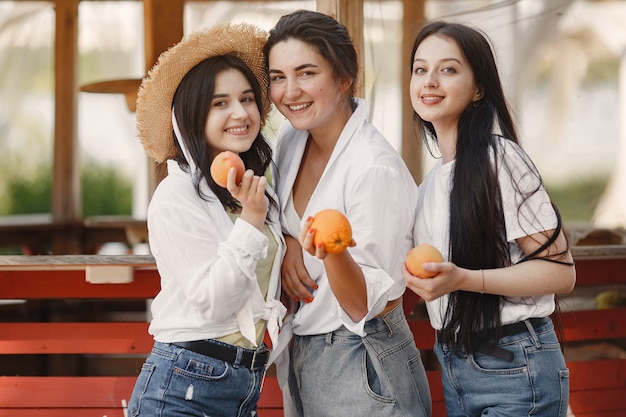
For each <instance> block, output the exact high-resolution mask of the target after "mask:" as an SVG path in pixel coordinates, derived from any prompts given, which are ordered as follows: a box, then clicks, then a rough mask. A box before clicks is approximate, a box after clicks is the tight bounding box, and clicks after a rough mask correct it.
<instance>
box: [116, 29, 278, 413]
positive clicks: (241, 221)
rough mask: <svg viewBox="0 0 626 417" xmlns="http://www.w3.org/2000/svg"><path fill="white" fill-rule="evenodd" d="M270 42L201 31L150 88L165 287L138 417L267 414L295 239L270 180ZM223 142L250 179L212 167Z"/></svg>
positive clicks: (142, 96)
mask: <svg viewBox="0 0 626 417" xmlns="http://www.w3.org/2000/svg"><path fill="white" fill-rule="evenodd" d="M265 39H266V33H265V32H264V31H262V30H260V29H258V28H256V27H255V26H252V25H247V24H241V25H224V26H216V27H214V28H212V29H208V30H205V31H201V32H196V33H193V34H191V35H190V36H188V37H186V38H184V39H183V40H182V41H181V42H180V43H179V44H177V45H175V46H174V47H172V48H171V49H170V50H168V51H167V52H165V53H163V54H162V55H161V57H160V58H159V61H158V63H157V64H156V66H155V67H154V68H153V69H152V70H151V71H150V73H149V74H148V77H146V78H145V79H144V80H143V82H142V85H141V88H140V90H139V93H138V102H137V125H138V130H139V137H140V139H141V141H142V143H143V145H144V148H145V150H146V152H147V153H148V155H149V156H151V157H153V158H154V159H155V160H156V161H157V162H163V161H166V163H167V170H168V175H167V177H165V178H164V179H163V180H162V181H161V182H160V183H159V185H158V187H157V189H156V190H155V192H154V195H153V196H152V199H151V201H150V205H149V208H148V232H149V243H150V249H151V251H152V254H153V255H154V258H155V260H156V264H157V268H158V271H159V275H160V277H161V291H160V292H159V293H158V295H157V296H156V298H155V299H154V302H153V303H152V306H151V309H152V321H151V323H150V327H149V330H148V331H149V333H150V334H152V335H153V336H154V340H155V342H154V348H153V350H152V352H151V354H150V355H149V357H148V358H147V360H146V362H145V363H144V365H143V366H142V369H141V372H140V374H139V377H138V379H137V382H136V384H135V388H134V390H133V393H132V396H131V399H130V402H129V405H128V412H129V415H133V416H139V415H141V416H150V417H155V416H168V417H171V416H182V415H185V416H189V415H198V416H201V415H210V416H212V417H216V416H223V417H233V416H252V415H255V414H256V408H257V402H258V399H259V396H260V389H261V385H262V383H263V377H264V374H265V370H266V367H267V364H268V360H269V356H270V352H269V350H268V349H267V348H266V347H265V345H264V343H263V340H264V336H265V334H266V332H267V333H269V337H270V338H271V339H272V341H273V342H276V340H277V336H278V330H279V324H280V321H281V318H282V317H283V315H284V313H285V312H286V309H285V307H284V306H283V305H282V304H281V303H280V301H278V298H279V296H280V280H279V275H280V265H281V261H282V257H283V253H284V239H283V236H282V232H281V230H280V223H279V220H278V218H279V216H278V215H279V210H278V203H277V198H276V196H275V194H274V193H273V191H272V188H271V186H270V184H269V182H268V179H267V178H266V175H267V174H268V173H269V172H270V168H271V167H272V150H271V147H270V146H269V144H268V143H267V142H266V140H265V138H264V137H263V135H262V134H261V126H262V124H263V121H264V119H265V117H266V115H267V113H268V110H269V108H270V102H269V98H268V96H267V83H268V79H267V73H266V71H265V68H264V64H263V55H262V47H263V44H264V43H265ZM222 151H231V152H235V153H237V154H239V156H240V157H241V159H242V160H243V162H244V163H245V166H246V168H247V171H246V172H245V174H244V175H243V178H242V179H241V180H240V182H239V183H237V181H238V179H236V173H235V172H234V171H235V169H233V168H231V169H230V172H229V174H228V180H227V184H226V187H225V188H224V187H221V186H219V185H218V184H217V183H216V182H215V181H214V180H213V179H212V178H211V175H210V166H211V162H212V161H213V159H214V158H215V157H216V156H217V155H218V154H219V153H220V152H222ZM268 177H271V176H269V175H268Z"/></svg>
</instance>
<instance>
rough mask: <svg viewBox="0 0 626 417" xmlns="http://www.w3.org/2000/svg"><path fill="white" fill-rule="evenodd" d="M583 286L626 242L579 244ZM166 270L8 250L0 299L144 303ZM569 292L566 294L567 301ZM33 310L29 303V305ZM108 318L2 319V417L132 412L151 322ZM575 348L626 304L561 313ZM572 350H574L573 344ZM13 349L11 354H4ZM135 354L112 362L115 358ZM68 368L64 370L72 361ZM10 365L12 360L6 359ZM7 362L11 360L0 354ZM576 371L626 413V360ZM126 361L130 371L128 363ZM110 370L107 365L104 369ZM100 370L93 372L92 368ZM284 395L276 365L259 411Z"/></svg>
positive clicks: (621, 334) (580, 415) (608, 276)
mask: <svg viewBox="0 0 626 417" xmlns="http://www.w3.org/2000/svg"><path fill="white" fill-rule="evenodd" d="M574 256H575V259H576V264H577V273H578V281H577V288H587V287H588V288H591V287H593V286H598V285H609V286H617V285H626V247H625V246H613V247H610V246H603V247H579V248H574ZM94 265H95V266H103V267H104V266H125V267H128V268H131V269H132V274H131V275H132V282H127V283H104V284H92V283H89V282H87V281H86V272H85V271H86V268H87V266H89V267H91V266H94ZM158 289H159V277H158V273H157V271H156V269H155V267H154V263H153V260H152V258H151V257H149V256H102V255H100V256H83V255H70V256H32V257H26V256H0V300H30V302H42V303H46V302H51V301H55V300H56V301H63V302H66V303H69V304H72V303H78V302H85V301H87V302H88V301H94V300H109V301H113V300H117V301H119V302H122V303H123V302H129V301H135V302H136V301H139V302H145V300H149V299H151V298H152V297H154V295H155V294H156V293H157V292H158ZM569 297H570V296H569V295H566V296H563V297H562V299H563V300H564V302H565V303H568V302H570V301H571V300H570V299H569ZM418 302H419V299H418V297H417V296H415V295H414V294H413V293H411V292H407V293H406V294H405V297H404V308H405V311H406V313H407V316H408V317H409V318H410V325H411V328H412V330H413V333H414V334H415V340H416V343H417V345H418V347H419V348H420V349H421V350H422V351H423V353H424V358H425V362H426V365H427V370H428V378H429V382H430V386H431V391H432V397H433V416H436V417H444V416H445V406H444V403H443V392H442V387H441V382H440V379H439V378H440V375H439V371H438V365H437V364H436V360H435V359H434V357H433V355H432V351H431V349H432V345H433V343H434V332H433V330H432V328H431V327H430V324H429V323H428V321H427V320H426V319H425V318H423V317H421V316H420V317H418V318H415V319H414V318H413V317H414V315H413V314H412V312H413V311H414V307H415V306H416V305H417V303H418ZM24 308H25V307H24ZM104 317H105V319H104V320H103V321H94V320H92V319H91V318H90V319H89V320H83V317H72V316H71V315H70V318H72V320H67V317H66V318H65V320H56V318H55V317H48V318H47V319H46V320H39V321H34V320H30V321H26V320H5V319H4V318H0V320H2V322H0V359H2V358H3V357H4V358H12V357H13V356H11V355H14V356H15V357H16V358H18V359H16V360H20V361H23V362H20V363H18V364H16V365H15V367H16V369H18V371H16V372H14V374H11V373H8V372H7V370H6V369H0V375H5V376H0V417H5V416H6V417H8V416H11V417H21V416H33V415H42V416H44V415H45V416H48V417H57V416H59V417H60V416H63V417H73V416H76V417H78V416H81V417H82V416H85V417H87V416H89V417H91V416H93V417H102V416H108V417H111V416H119V417H122V416H124V411H125V410H124V408H123V405H124V402H125V401H127V400H128V398H129V396H130V393H131V391H132V387H133V385H134V381H135V378H136V375H137V373H138V372H139V368H140V367H141V363H142V362H143V359H144V358H145V356H146V354H147V353H148V352H149V351H150V348H151V346H152V338H151V337H150V335H148V333H147V326H148V324H147V323H146V321H145V320H136V319H134V318H136V316H132V315H131V316H130V319H128V317H123V318H122V319H119V317H117V316H115V314H112V315H110V316H107V315H104ZM562 319H563V327H564V334H565V340H566V343H565V344H566V348H567V345H568V344H570V343H581V342H584V341H588V342H596V341H607V340H609V341H611V340H620V339H624V338H626V307H617V308H612V309H607V310H595V309H591V310H574V311H566V312H564V313H563V315H562ZM566 352H567V350H566ZM5 355H6V356H5ZM49 357H54V358H55V359H56V361H55V362H54V364H55V366H53V367H52V368H53V371H54V372H39V373H37V374H32V375H31V374H28V375H26V374H25V373H24V372H21V369H22V368H20V367H21V366H24V365H23V364H25V363H26V362H24V361H28V360H33V361H35V360H37V359H36V358H49ZM75 357H88V358H90V360H91V361H95V362H98V361H101V362H102V363H104V364H105V365H102V366H100V367H99V368H98V372H96V374H91V373H90V372H89V371H88V370H84V369H81V367H80V366H76V360H75V359H73V358H75ZM112 357H113V358H122V359H124V360H130V366H129V365H128V362H125V364H126V365H123V366H121V367H120V366H119V365H110V369H109V368H107V366H108V365H106V364H108V363H109V362H107V361H109V360H110V358H112ZM66 361H67V363H69V365H68V366H67V368H68V369H67V372H66V373H67V374H64V373H63V370H64V369H63V368H64V364H65V363H66ZM3 364H4V365H3ZM0 366H5V367H7V365H6V361H5V362H4V363H3V362H2V361H0ZM568 366H569V368H570V370H571V402H570V403H571V407H572V410H573V412H574V414H575V415H576V417H617V416H624V415H626V400H624V398H626V360H624V359H590V360H583V361H571V362H568ZM122 368H123V369H122ZM103 369H104V370H105V371H106V372H103V371H102V370H103ZM92 373H93V372H92ZM282 415H283V414H282V398H281V392H280V389H279V388H278V384H277V381H276V378H275V377H274V376H273V369H272V368H270V370H269V371H268V377H267V378H266V382H265V385H264V388H263V392H262V394H261V400H260V403H259V416H260V417H282Z"/></svg>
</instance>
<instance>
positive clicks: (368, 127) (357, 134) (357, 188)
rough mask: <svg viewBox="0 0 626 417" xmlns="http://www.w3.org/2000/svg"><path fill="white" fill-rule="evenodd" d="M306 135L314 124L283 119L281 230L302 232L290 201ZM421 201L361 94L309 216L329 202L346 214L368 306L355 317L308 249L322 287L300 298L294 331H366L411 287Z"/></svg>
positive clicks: (313, 198)
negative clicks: (407, 268)
mask: <svg viewBox="0 0 626 417" xmlns="http://www.w3.org/2000/svg"><path fill="white" fill-rule="evenodd" d="M308 136H309V132H308V131H299V130H296V129H294V128H293V127H292V126H291V124H290V123H289V122H288V121H285V122H284V123H283V124H282V126H281V130H280V132H279V135H278V145H277V149H276V163H277V166H278V171H279V176H278V178H277V179H276V191H277V193H278V198H279V200H280V202H281V207H282V210H283V213H282V216H281V223H282V225H283V230H284V231H285V232H286V233H287V234H289V235H291V236H294V237H295V238H298V237H299V235H300V229H301V219H299V218H298V217H297V214H295V211H294V210H293V207H292V206H290V205H288V204H287V203H288V202H289V201H290V199H291V192H292V188H293V184H294V181H295V178H296V175H297V173H298V169H299V167H300V162H301V160H302V155H303V153H304V149H305V146H306V143H307V138H308ZM416 202H417V186H416V184H415V181H414V180H413V177H412V176H411V174H410V172H409V170H408V169H407V167H406V165H405V163H404V161H403V160H402V158H401V157H400V155H399V154H398V153H397V152H396V150H395V149H394V148H393V147H392V146H391V144H390V143H389V142H388V141H387V140H386V139H385V138H384V137H383V135H382V134H381V133H380V132H379V131H378V130H376V128H375V127H374V126H373V125H372V124H370V123H369V122H368V121H367V108H366V105H365V103H364V101H363V100H359V101H358V107H357V109H356V110H355V111H354V113H353V114H352V116H351V118H350V119H349V120H348V123H347V124H346V126H345V127H344V129H343V132H342V133H341V135H340V137H339V139H338V141H337V144H336V145H335V149H334V150H333V153H332V155H331V157H330V160H329V161H328V164H327V165H326V168H325V170H324V172H323V174H322V176H321V178H320V181H319V183H318V185H317V187H316V189H315V191H314V192H313V195H312V196H311V200H310V201H309V204H308V206H307V208H306V210H305V212H304V216H303V218H307V217H308V216H314V215H315V214H316V213H317V212H318V211H320V210H322V209H327V208H334V209H338V210H340V211H341V212H343V213H345V214H346V216H347V217H348V220H349V221H350V223H351V225H352V231H353V238H354V240H355V241H356V247H353V248H348V249H347V250H349V251H350V254H351V255H352V257H353V258H354V260H355V261H356V262H357V263H358V264H359V265H360V266H361V268H362V270H363V274H364V275H365V281H366V286H367V305H368V313H367V315H366V316H365V317H364V318H363V319H362V320H361V321H360V322H358V323H356V322H353V321H352V320H351V319H350V317H349V316H348V315H347V314H346V313H345V311H344V310H343V309H342V308H341V306H340V305H339V303H338V302H337V299H336V298H335V296H334V295H333V292H332V290H331V289H330V285H329V283H328V280H327V276H326V271H325V269H324V264H323V262H322V261H321V260H320V259H317V258H315V257H313V256H311V255H309V254H308V253H306V252H303V255H304V262H305V265H306V268H307V270H308V272H309V275H310V276H311V278H312V279H313V280H315V281H316V283H317V285H318V287H319V288H318V289H317V290H315V291H314V292H313V297H314V301H313V302H312V303H308V304H306V303H301V306H300V309H299V310H298V312H297V313H296V314H295V316H294V317H293V322H292V323H293V332H294V333H295V334H298V335H312V334H322V333H327V332H331V331H334V330H336V329H338V328H339V327H341V325H345V326H346V328H348V329H349V330H350V331H352V332H354V333H356V334H359V335H361V336H363V335H365V333H364V331H363V326H364V324H365V322H366V321H368V320H370V319H372V318H373V317H375V316H376V315H378V313H380V312H381V311H382V310H383V308H385V306H386V304H387V302H388V301H390V300H394V299H396V298H399V297H401V296H402V294H403V293H404V290H405V282H404V277H403V275H402V265H403V262H404V258H405V256H406V254H407V253H408V251H409V250H410V249H411V247H412V244H413V238H412V234H413V223H414V221H415V208H416ZM290 207H291V208H290ZM294 216H295V219H296V220H295V221H294ZM288 219H291V221H288Z"/></svg>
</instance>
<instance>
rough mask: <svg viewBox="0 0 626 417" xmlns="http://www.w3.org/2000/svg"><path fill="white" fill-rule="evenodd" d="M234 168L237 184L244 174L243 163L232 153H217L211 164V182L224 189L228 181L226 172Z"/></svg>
mask: <svg viewBox="0 0 626 417" xmlns="http://www.w3.org/2000/svg"><path fill="white" fill-rule="evenodd" d="M233 167H234V168H235V170H236V172H237V176H236V178H237V184H239V183H240V182H241V179H242V178H243V174H244V172H246V167H245V165H244V164H243V161H242V160H241V158H240V157H239V155H237V154H236V153H234V152H231V151H224V152H221V153H219V154H218V155H217V156H216V157H215V158H214V159H213V162H211V169H210V171H211V177H213V181H215V183H216V184H217V185H219V186H220V187H223V188H226V182H227V180H228V171H229V170H230V169H231V168H233Z"/></svg>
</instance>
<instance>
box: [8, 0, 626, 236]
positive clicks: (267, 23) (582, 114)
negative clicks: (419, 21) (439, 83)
mask: <svg viewBox="0 0 626 417" xmlns="http://www.w3.org/2000/svg"><path fill="white" fill-rule="evenodd" d="M315 6H316V4H315V1H276V2H240V1H237V2H229V1H212V2H193V1H189V2H187V4H186V6H185V16H184V29H185V33H189V32H191V31H193V30H194V29H199V28H203V27H207V26H212V25H214V24H217V23H223V22H235V23H236V22H244V21H245V22H252V23H255V24H257V25H259V26H261V27H262V28H264V29H268V30H269V29H270V28H271V27H272V26H273V25H274V24H275V22H276V21H277V20H278V18H279V17H280V16H281V15H283V14H285V13H288V12H290V11H292V10H296V9H299V8H305V9H315ZM426 16H427V18H429V19H440V18H441V19H447V20H455V21H461V22H465V23H470V24H472V25H475V26H477V27H479V28H481V29H483V30H484V31H485V32H486V33H487V34H488V35H489V36H490V38H491V39H492V41H493V43H494V46H495V49H496V52H497V55H498V60H499V64H500V67H501V71H502V72H501V74H502V77H503V81H504V83H505V88H506V90H507V93H508V94H509V97H510V99H511V102H512V104H513V106H514V109H515V112H516V115H517V117H518V119H519V122H520V128H521V129H520V130H521V134H522V140H523V145H524V146H525V147H526V149H527V151H528V152H529V154H530V155H531V157H532V158H533V159H534V161H535V162H536V164H537V166H538V168H539V170H540V172H541V173H542V174H543V176H544V180H545V182H546V184H548V186H549V189H550V191H551V193H552V194H553V197H554V198H555V201H556V202H557V204H559V205H560V208H561V211H562V212H563V213H564V217H565V220H566V221H568V222H570V223H585V224H587V223H588V224H593V225H595V226H599V227H613V228H620V227H622V228H623V227H624V226H626V171H625V170H626V155H625V154H626V128H625V127H624V125H625V124H626V117H624V116H625V114H626V104H625V102H626V98H625V97H626V75H625V73H626V65H625V62H626V2H624V1H581V0H579V1H573V0H551V1H547V0H546V1H540V0H518V1H495V0H492V1H478V0H462V1H452V0H448V1H443V0H439V1H436V0H430V1H426ZM79 19H80V21H79V23H80V25H79V55H80V57H79V83H80V85H85V84H89V83H94V82H99V81H104V80H112V79H123V78H141V77H143V76H144V66H145V64H144V53H143V45H144V39H143V10H142V3H141V2H139V1H84V2H81V3H80V8H79ZM401 19H402V2H400V1H388V0H384V1H365V22H364V26H365V31H364V32H365V48H364V52H365V68H364V71H365V89H364V92H365V96H366V99H367V100H368V101H369V103H370V108H371V115H372V121H373V123H374V124H375V125H376V126H377V127H378V128H379V129H380V130H381V131H382V132H383V133H384V135H385V136H386V137H387V138H388V140H389V141H390V142H391V143H392V144H393V145H394V146H395V147H396V149H398V151H401V149H400V143H401V139H400V136H401V118H400V117H401V90H400V89H401V85H400V77H401V73H402V71H407V70H408V69H407V68H400V62H401V57H402V54H408V53H410V51H402V50H401V38H402V33H401V30H402V24H401ZM54 20H55V19H54V10H53V7H52V4H51V3H49V2H36V1H33V2H30V1H19V2H16V1H4V0H1V1H0V63H1V65H0V152H1V155H2V163H1V164H0V215H9V214H13V215H14V214H21V213H28V212H32V211H35V212H39V211H46V209H45V207H44V208H43V209H42V208H41V207H39V206H33V205H32V204H30V205H29V204H22V205H20V204H19V202H20V201H21V197H20V194H19V193H17V194H16V191H15V190H16V189H17V190H20V189H24V188H27V189H31V190H32V189H33V188H36V187H37V186H38V184H40V183H42V182H43V181H44V180H46V179H49V177H50V176H51V169H52V168H51V165H52V144H53V136H54V73H53V57H54V53H53V48H54ZM60 110H61V111H62V110H63V109H60ZM281 121H282V117H281V116H280V115H279V114H276V113H275V114H273V115H272V117H271V120H270V123H268V128H267V134H268V136H269V137H270V138H272V137H273V134H274V132H275V131H276V129H277V128H278V126H279V125H280V123H281ZM78 136H79V145H80V160H81V165H82V169H83V170H84V171H88V172H91V176H92V177H93V178H95V179H96V180H98V179H99V178H100V179H101V177H102V176H108V177H111V178H112V181H113V182H121V183H125V184H127V186H126V189H127V190H128V196H127V198H126V200H124V199H121V198H118V197H120V196H119V195H117V196H108V199H111V200H116V199H118V200H120V201H126V202H125V203H124V206H123V208H121V209H120V208H119V207H109V206H107V205H106V204H99V205H94V206H93V207H91V208H90V206H89V204H88V202H86V203H85V212H86V213H85V214H86V215H88V214H92V215H93V214H111V213H102V212H101V211H107V210H110V211H119V210H122V211H128V213H126V214H132V215H133V216H134V217H136V218H144V217H145V209H146V205H147V200H148V195H147V189H146V186H145V185H144V184H146V175H147V174H146V171H147V167H146V165H147V164H146V158H145V155H144V153H143V149H142V148H141V146H140V144H139V142H138V140H137V139H136V137H135V120H134V115H133V113H132V112H130V111H129V109H128V107H127V106H126V103H125V100H124V97H123V96H122V95H121V94H95V93H85V92H81V93H80V94H79V107H78ZM435 156H436V155H435ZM432 161H433V158H432V157H431V156H430V155H428V154H426V155H425V156H424V162H425V163H424V169H428V168H429V167H430V164H431V163H432ZM85 176H87V177H88V176H89V174H85V173H83V178H84V177H85ZM16 184H17V185H18V186H17V187H16ZM20 187H21V188H20ZM122 188H123V187H122ZM44 194H45V193H44ZM93 200H94V202H95V201H96V200H97V197H94V198H93ZM47 204H48V206H49V203H47ZM31 210H32V211H31ZM113 214H115V213H113Z"/></svg>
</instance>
